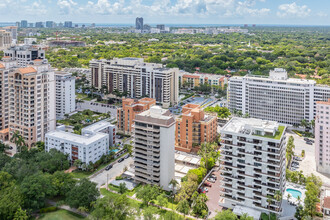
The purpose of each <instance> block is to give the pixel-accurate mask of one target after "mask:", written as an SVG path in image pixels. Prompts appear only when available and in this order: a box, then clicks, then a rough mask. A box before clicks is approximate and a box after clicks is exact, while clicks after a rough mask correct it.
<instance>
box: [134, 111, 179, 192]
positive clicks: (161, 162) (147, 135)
mask: <svg viewBox="0 0 330 220" xmlns="http://www.w3.org/2000/svg"><path fill="white" fill-rule="evenodd" d="M134 122H135V124H134V150H133V151H134V170H135V171H134V172H135V173H134V175H135V177H134V178H135V181H137V182H141V183H146V184H155V185H159V186H161V187H162V188H163V189H164V190H169V183H170V181H171V180H172V179H173V178H174V171H175V169H174V162H175V154H174V152H175V150H174V144H175V143H174V140H175V120H174V118H173V116H172V115H171V113H170V111H169V110H165V109H162V108H161V107H159V106H152V107H151V108H150V109H149V110H147V111H144V112H142V113H140V114H137V115H136V116H135V120H134Z"/></svg>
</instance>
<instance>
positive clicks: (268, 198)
mask: <svg viewBox="0 0 330 220" xmlns="http://www.w3.org/2000/svg"><path fill="white" fill-rule="evenodd" d="M272 201H273V197H272V196H269V195H268V196H267V203H268V208H270V204H271V203H272Z"/></svg>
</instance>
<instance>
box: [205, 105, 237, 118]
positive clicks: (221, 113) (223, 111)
mask: <svg viewBox="0 0 330 220" xmlns="http://www.w3.org/2000/svg"><path fill="white" fill-rule="evenodd" d="M204 111H206V112H215V113H217V115H218V117H219V118H228V117H229V116H230V115H231V113H230V111H229V109H228V108H226V107H220V106H219V105H216V106H215V107H212V106H209V107H206V108H205V109H204Z"/></svg>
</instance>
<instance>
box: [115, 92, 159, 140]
mask: <svg viewBox="0 0 330 220" xmlns="http://www.w3.org/2000/svg"><path fill="white" fill-rule="evenodd" d="M153 105H156V100H155V99H151V98H142V99H140V100H138V101H135V100H134V99H123V101H122V107H121V108H117V127H118V130H119V131H121V132H123V133H126V134H130V133H131V132H132V127H133V120H134V119H135V115H137V114H139V113H141V112H143V111H146V110H148V109H150V107H151V106H153Z"/></svg>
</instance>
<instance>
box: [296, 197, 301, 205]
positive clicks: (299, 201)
mask: <svg viewBox="0 0 330 220" xmlns="http://www.w3.org/2000/svg"><path fill="white" fill-rule="evenodd" d="M297 200H298V205H300V203H301V198H300V196H298V197H297Z"/></svg>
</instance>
